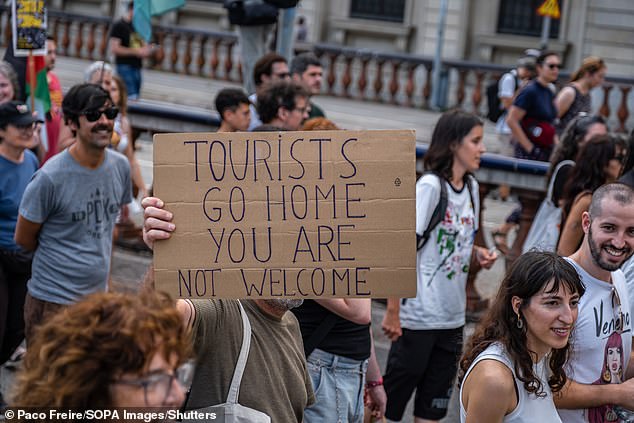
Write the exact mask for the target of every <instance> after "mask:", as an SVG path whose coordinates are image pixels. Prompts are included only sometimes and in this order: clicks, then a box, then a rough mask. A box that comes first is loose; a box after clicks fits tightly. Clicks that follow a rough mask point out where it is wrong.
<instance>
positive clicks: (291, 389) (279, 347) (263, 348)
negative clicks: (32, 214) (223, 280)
mask: <svg viewBox="0 0 634 423" xmlns="http://www.w3.org/2000/svg"><path fill="white" fill-rule="evenodd" d="M142 205H143V207H144V208H145V224H144V226H143V239H144V240H145V242H146V244H147V245H148V247H150V248H153V246H154V241H156V240H163V239H168V238H170V237H171V234H172V232H173V231H174V229H175V228H176V226H175V225H174V223H172V219H173V217H174V216H173V214H172V213H170V212H169V211H167V210H164V209H163V206H164V203H163V201H161V200H160V199H158V198H155V197H146V198H144V199H143V201H142ZM153 276H154V275H153V269H151V270H150V271H149V272H148V275H147V276H146V283H147V284H152V283H153V279H154V277H153ZM301 303H302V300H301V299H296V300H294V299H268V300H265V299H258V300H246V301H241V304H242V306H243V307H244V310H245V311H246V315H247V317H248V319H249V322H250V324H251V326H252V336H251V338H252V340H251V349H250V352H249V355H248V359H247V363H246V367H245V369H244V375H243V377H242V384H241V386H240V396H239V398H238V400H239V403H240V404H241V405H243V406H245V407H248V408H251V409H254V410H258V411H260V412H263V413H265V414H266V415H267V416H269V417H271V421H273V422H293V421H296V422H301V421H302V418H303V414H304V408H305V407H307V406H309V405H310V404H312V403H313V402H314V395H313V389H312V386H311V382H310V377H309V376H308V372H307V370H306V360H305V358H304V349H303V346H302V338H301V334H300V331H299V325H298V323H297V319H296V318H295V316H293V314H292V313H287V311H288V310H290V309H292V308H294V307H297V306H299V305H301ZM177 308H178V310H179V312H180V313H181V315H182V317H183V321H184V322H185V324H186V326H187V329H189V330H191V331H192V335H193V339H194V350H195V352H196V355H197V356H198V357H199V358H200V359H199V360H198V363H197V366H196V374H195V376H194V380H193V383H192V387H191V392H190V394H189V397H188V398H187V402H186V404H185V407H186V408H187V409H188V410H193V409H201V408H205V407H209V406H213V405H218V404H222V403H225V401H226V399H227V396H228V392H229V386H230V384H231V381H232V377H233V373H234V369H235V366H236V361H237V359H238V353H239V352H240V348H241V345H242V331H243V328H242V320H241V314H240V306H239V305H238V301H237V300H213V299H204V300H182V299H181V300H178V302H177ZM264 385H265V386H266V387H267V392H268V394H264V389H263V388H264Z"/></svg>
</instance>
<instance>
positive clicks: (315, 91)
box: [290, 52, 326, 119]
mask: <svg viewBox="0 0 634 423" xmlns="http://www.w3.org/2000/svg"><path fill="white" fill-rule="evenodd" d="M290 71H291V76H292V78H293V81H295V82H300V83H302V84H304V85H306V86H308V88H310V93H311V95H319V93H320V92H321V80H322V77H323V74H324V71H323V67H322V65H321V62H320V61H319V59H318V58H317V56H315V55H314V54H313V53H309V52H307V53H301V54H298V55H297V56H295V57H294V58H293V61H292V62H291V69H290ZM315 117H326V114H325V113H324V111H323V110H322V109H321V107H319V106H317V105H316V104H315V103H313V102H312V101H311V102H310V112H309V113H308V119H312V118H315Z"/></svg>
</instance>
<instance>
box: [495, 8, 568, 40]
mask: <svg viewBox="0 0 634 423" xmlns="http://www.w3.org/2000/svg"><path fill="white" fill-rule="evenodd" d="M543 2H544V0H521V1H517V0H501V1H500V15H499V17H498V30H497V32H498V33H502V34H516V35H528V36H533V37H540V36H541V35H542V24H543V22H544V18H542V17H541V16H539V15H538V14H537V9H538V8H539V6H541V5H542V3H543ZM562 7H563V0H559V10H561V9H562ZM558 35H559V19H552V20H551V21H550V34H549V37H550V38H557V36H558Z"/></svg>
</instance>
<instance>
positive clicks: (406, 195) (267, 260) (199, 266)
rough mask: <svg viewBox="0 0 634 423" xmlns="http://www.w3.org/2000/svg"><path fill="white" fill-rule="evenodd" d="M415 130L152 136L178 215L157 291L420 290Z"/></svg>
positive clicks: (234, 294)
mask: <svg viewBox="0 0 634 423" xmlns="http://www.w3.org/2000/svg"><path fill="white" fill-rule="evenodd" d="M415 148H416V142H415V136H414V132H413V131H410V130H399V131H313V132H263V133H253V132H251V133H248V132H245V133H183V134H160V135H155V136H154V192H155V195H156V196H157V197H159V198H161V199H162V200H163V201H164V202H165V208H166V209H167V210H169V211H171V212H173V213H174V223H175V224H176V230H175V231H174V233H173V235H172V237H171V239H169V240H167V241H159V242H156V243H155V246H154V269H155V282H156V287H157V289H161V290H164V291H167V292H169V293H170V294H172V295H173V296H175V297H180V298H279V297H295V298H298V297H299V298H322V297H373V298H385V297H389V296H395V297H413V296H415V295H416V236H415V227H416V217H415V213H416V195H415V183H416V172H415V158H416V152H415Z"/></svg>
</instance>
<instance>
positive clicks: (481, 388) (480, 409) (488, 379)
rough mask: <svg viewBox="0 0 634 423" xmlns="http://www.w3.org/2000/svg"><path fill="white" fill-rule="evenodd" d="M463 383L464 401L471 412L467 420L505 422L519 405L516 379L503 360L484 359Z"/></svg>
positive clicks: (464, 404)
mask: <svg viewBox="0 0 634 423" xmlns="http://www.w3.org/2000/svg"><path fill="white" fill-rule="evenodd" d="M463 385H464V386H463V388H462V398H460V401H461V402H462V404H463V406H464V409H465V411H466V413H467V419H466V422H467V423H476V422H494V423H501V422H502V421H503V419H504V416H506V415H507V414H509V413H511V412H512V411H513V410H514V409H515V408H516V407H517V396H516V394H515V379H514V377H513V374H512V373H511V371H510V369H509V368H508V367H506V366H505V365H504V364H502V363H500V362H499V361H495V360H482V361H480V362H479V363H478V364H476V365H475V367H474V368H473V369H472V370H471V372H470V373H469V376H468V377H467V379H465V380H464V381H463ZM493 399H494V400H493Z"/></svg>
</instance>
